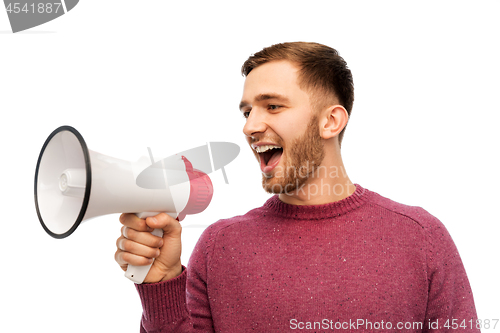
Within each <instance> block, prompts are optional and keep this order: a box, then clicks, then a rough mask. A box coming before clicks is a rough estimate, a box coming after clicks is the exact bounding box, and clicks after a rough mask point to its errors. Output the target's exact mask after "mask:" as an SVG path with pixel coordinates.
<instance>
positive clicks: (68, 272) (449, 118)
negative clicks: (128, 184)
mask: <svg viewBox="0 0 500 333" xmlns="http://www.w3.org/2000/svg"><path fill="white" fill-rule="evenodd" d="M170 3H173V2H167V1H158V0H151V1H123V0H122V1H118V0H108V1H96V0H82V1H81V2H80V3H79V4H78V5H77V6H76V7H75V8H74V9H73V10H72V11H70V12H69V13H68V14H66V15H64V16H62V17H60V18H58V19H56V20H54V21H52V22H49V23H46V24H44V25H41V26H39V27H35V28H33V29H31V30H28V31H26V32H22V33H17V34H12V33H11V32H10V25H9V21H8V18H7V14H6V13H5V11H3V10H2V11H0V32H1V33H0V66H1V70H0V110H1V115H2V122H1V131H0V135H1V140H0V144H1V152H2V160H1V162H2V163H1V164H0V165H1V176H2V183H1V187H0V191H1V198H2V200H1V202H0V205H1V207H0V208H1V211H2V212H3V222H2V223H1V225H2V231H1V236H0V255H1V258H2V260H1V261H0V262H1V264H2V266H1V268H0V272H1V275H0V276H1V277H0V279H1V281H0V288H1V296H0V299H1V304H2V310H0V311H1V312H0V316H1V319H0V330H1V331H2V332H53V333H56V332H64V333H67V332H138V330H139V320H140V316H141V311H142V310H141V305H140V300H139V297H138V296H137V294H136V291H135V288H134V286H133V284H132V283H131V282H130V281H129V280H127V279H126V278H125V277H123V272H122V271H121V270H120V268H119V267H118V265H117V264H115V262H114V258H113V257H114V252H115V240H116V238H118V236H119V232H120V224H119V222H118V215H108V216H103V217H100V218H97V219H94V220H91V221H89V222H88V223H84V224H83V225H81V226H80V228H79V229H78V230H76V232H75V233H74V234H73V235H71V236H70V237H69V238H66V239H63V240H56V239H53V238H51V237H50V236H48V235H47V234H46V233H45V231H44V230H43V229H42V227H41V226H40V223H39V221H38V218H37V216H36V211H35V205H34V199H33V178H34V171H35V166H36V161H37V158H38V154H39V152H40V149H41V147H42V145H43V142H44V141H45V139H46V138H47V136H48V135H49V134H50V133H51V132H52V130H54V129H55V128H57V127H59V126H61V125H71V126H74V127H75V128H76V129H77V130H79V131H80V133H81V134H82V135H83V137H84V138H85V140H86V142H87V145H88V146H89V147H90V149H92V150H95V151H98V152H100V153H104V154H107V155H111V156H115V157H119V158H124V159H130V160H133V159H136V158H137V157H139V156H140V155H141V154H144V155H146V154H147V147H151V148H152V150H153V153H154V155H155V157H158V158H160V157H166V156H169V155H171V154H174V153H177V152H180V151H183V150H185V149H189V148H192V147H196V146H199V145H203V144H205V143H206V142H208V141H230V142H234V143H237V144H238V145H239V146H240V147H241V148H242V151H241V153H240V155H239V157H238V158H237V159H236V160H235V161H234V162H233V163H231V164H229V165H228V166H227V167H226V172H227V175H228V178H229V185H226V184H224V181H223V178H222V174H221V172H220V171H218V172H216V173H212V174H211V175H210V176H211V178H212V182H213V184H214V190H215V194H214V198H213V201H212V204H211V205H210V207H209V208H208V209H207V210H206V211H205V212H204V213H202V214H199V215H197V216H193V217H191V218H189V219H186V220H185V222H183V224H184V225H185V226H186V228H184V232H183V241H184V243H183V246H184V252H183V258H182V259H183V262H184V263H187V260H188V258H189V255H190V252H191V251H192V248H193V246H194V244H195V242H196V240H197V238H198V237H199V235H200V233H201V232H202V230H203V227H196V226H195V225H208V224H210V223H213V222H215V221H217V220H218V219H220V218H224V217H231V216H234V215H239V214H243V213H245V212H246V211H248V210H250V209H252V208H254V207H257V206H260V205H261V204H262V203H263V202H264V201H265V200H266V199H267V198H268V197H269V195H268V194H266V193H265V192H264V191H263V190H262V189H261V187H260V172H259V168H258V165H257V163H256V162H255V161H254V159H253V157H252V154H251V152H250V151H249V149H248V148H247V147H246V145H245V141H244V138H243V134H242V132H241V130H242V127H243V124H244V120H243V118H242V116H241V114H240V113H239V112H238V108H237V106H238V103H239V101H240V98H241V92H242V85H243V81H244V78H243V77H242V76H241V75H240V72H239V71H240V67H241V64H242V63H243V61H244V60H245V59H246V58H247V57H248V56H249V55H250V54H251V53H255V52H257V51H259V50H260V49H262V48H263V47H265V46H269V45H271V44H274V43H278V42H283V41H301V40H304V41H316V42H320V43H323V44H327V45H329V46H332V47H334V48H336V49H338V50H339V52H340V54H341V55H342V56H343V57H344V58H345V60H346V61H347V63H348V64H349V67H350V68H351V70H352V72H353V76H354V82H355V92H356V99H355V103H354V109H353V113H352V117H351V120H350V122H349V125H348V128H347V131H346V135H345V138H344V143H343V146H342V152H343V157H344V162H345V165H346V168H347V171H348V174H349V177H350V178H351V180H352V181H353V182H355V183H359V184H361V185H362V186H364V187H366V188H368V189H370V190H373V191H376V192H378V193H380V194H381V195H384V196H387V197H389V198H391V199H393V200H395V201H399V202H402V203H405V204H410V205H417V206H421V207H424V208H425V209H426V210H428V211H429V212H430V213H431V214H433V215H435V216H437V217H438V218H439V219H440V220H441V221H442V222H443V223H444V224H445V225H446V227H447V228H448V230H449V232H450V234H451V235H452V237H453V239H454V241H455V243H456V245H457V247H458V249H459V252H460V255H461V257H462V260H463V262H464V265H465V268H466V270H467V273H468V277H469V280H470V283H471V286H472V289H473V293H474V297H475V302H476V307H477V311H478V316H479V318H481V319H494V318H500V306H499V303H498V299H499V297H500V288H499V286H498V278H499V271H500V270H499V260H498V255H499V252H500V251H499V250H500V246H499V240H500V227H499V223H500V218H499V215H498V206H499V205H498V201H499V199H500V198H499V194H498V187H499V185H500V177H499V175H498V170H499V167H500V162H499V158H498V151H499V149H498V144H499V134H498V126H499V124H500V122H499V121H500V116H499V113H500V107H499V101H498V97H499V91H500V79H499V78H500V65H499V61H498V59H500V50H499V46H498V45H499V32H500V20H498V17H499V11H500V3H499V2H498V1H474V2H473V1H468V2H465V1H414V2H409V1H404V2H403V1H351V2H349V5H346V4H344V2H340V1H267V2H265V1H251V2H250V1H246V2H244V3H243V2H237V1H233V2H230V1H226V2H217V1H189V2H180V1H178V2H176V4H175V5H172V4H170ZM189 226H191V227H189ZM484 331H488V330H484ZM495 331H500V324H499V325H498V326H497V328H496V330H495Z"/></svg>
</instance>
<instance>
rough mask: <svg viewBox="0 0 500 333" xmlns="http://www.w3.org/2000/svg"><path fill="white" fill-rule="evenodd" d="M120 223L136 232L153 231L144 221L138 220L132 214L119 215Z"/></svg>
mask: <svg viewBox="0 0 500 333" xmlns="http://www.w3.org/2000/svg"><path fill="white" fill-rule="evenodd" d="M120 223H121V224H123V225H124V226H126V227H128V228H132V229H134V230H137V231H150V232H151V231H153V229H152V228H151V227H149V226H148V225H147V224H146V220H144V219H140V218H138V217H137V215H135V214H132V213H125V214H122V215H120Z"/></svg>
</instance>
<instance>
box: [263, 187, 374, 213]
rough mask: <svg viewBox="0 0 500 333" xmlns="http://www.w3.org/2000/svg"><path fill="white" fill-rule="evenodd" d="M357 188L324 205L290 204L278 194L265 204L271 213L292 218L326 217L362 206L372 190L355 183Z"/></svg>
mask: <svg viewBox="0 0 500 333" xmlns="http://www.w3.org/2000/svg"><path fill="white" fill-rule="evenodd" d="M354 185H355V186H356V190H355V191H354V193H353V194H351V195H350V196H348V197H347V198H344V199H342V200H339V201H334V202H330V203H327V204H323V205H305V206H304V205H290V204H287V203H284V202H283V201H281V200H280V199H279V197H278V195H274V196H272V197H271V198H270V199H269V200H267V201H266V203H265V204H264V208H265V209H267V210H268V212H270V213H274V214H275V215H278V216H282V217H285V218H291V219H301V220H302V219H313V220H317V219H324V218H332V217H336V216H340V215H343V214H345V213H348V212H350V211H352V210H355V209H356V208H358V207H360V206H361V205H362V204H364V203H365V202H366V200H367V199H368V196H369V193H370V191H369V190H367V189H365V188H363V187H361V186H360V185H359V184H354Z"/></svg>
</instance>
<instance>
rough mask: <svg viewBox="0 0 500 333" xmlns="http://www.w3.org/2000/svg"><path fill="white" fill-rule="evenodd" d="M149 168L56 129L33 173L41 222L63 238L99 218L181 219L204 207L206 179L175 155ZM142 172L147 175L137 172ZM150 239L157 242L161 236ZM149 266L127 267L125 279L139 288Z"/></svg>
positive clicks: (209, 185) (209, 192)
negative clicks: (126, 215)
mask: <svg viewBox="0 0 500 333" xmlns="http://www.w3.org/2000/svg"><path fill="white" fill-rule="evenodd" d="M154 165H155V167H154V168H151V164H150V163H149V162H148V161H147V159H145V158H144V159H141V160H139V161H137V162H130V161H125V160H121V159H118V158H114V157H110V156H107V155H103V154H100V153H97V152H94V151H92V150H89V149H88V148H87V145H86V143H85V141H84V139H83V137H82V136H81V135H80V133H78V131H77V130H76V129H74V128H73V127H70V126H62V127H59V128H57V129H56V130H55V131H53V132H52V133H51V134H50V135H49V137H48V138H47V140H46V141H45V143H44V145H43V147H42V150H41V152H40V156H39V158H38V162H37V167H36V172H35V205H36V210H37V214H38V218H39V220H40V223H41V224H42V226H43V228H44V229H45V231H46V232H47V233H48V234H49V235H51V236H52V237H55V238H65V237H67V236H69V235H71V234H72V233H73V232H74V231H75V230H76V228H77V227H78V226H79V225H80V223H81V222H84V221H88V220H90V219H92V218H95V217H98V216H101V215H107V214H114V213H136V214H137V216H139V217H140V218H145V217H147V216H153V215H156V214H158V213H160V212H165V213H167V214H169V215H170V216H172V217H174V218H178V219H179V220H182V219H183V218H184V217H185V216H186V214H196V213H199V212H201V211H203V210H204V209H205V208H206V207H208V205H209V203H210V201H211V199H212V194H213V187H212V183H211V181H210V178H209V177H208V175H206V174H205V173H203V172H201V171H198V170H196V169H193V167H192V165H191V163H190V162H189V160H187V159H186V158H185V157H183V156H179V158H177V159H176V160H172V161H169V163H168V165H165V164H157V163H155V164H154ZM146 168H147V169H148V170H149V172H147V173H144V172H142V173H141V171H142V170H144V169H146ZM138 174H141V175H142V177H139V178H138V177H137V176H136V175H138ZM169 184H170V185H169ZM153 234H155V235H156V236H159V237H161V236H162V235H163V231H162V230H161V229H156V230H154V231H153ZM150 267H151V265H149V266H132V265H129V267H128V269H127V272H126V273H125V276H127V277H128V278H129V279H131V280H132V281H134V282H136V283H142V282H143V281H144V278H145V277H146V275H147V273H148V272H149V269H150Z"/></svg>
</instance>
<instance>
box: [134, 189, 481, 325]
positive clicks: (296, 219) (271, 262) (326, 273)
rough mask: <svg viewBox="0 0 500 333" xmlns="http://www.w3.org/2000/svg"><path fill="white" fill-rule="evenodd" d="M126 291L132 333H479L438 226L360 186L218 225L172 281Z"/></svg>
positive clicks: (467, 291)
mask: <svg viewBox="0 0 500 333" xmlns="http://www.w3.org/2000/svg"><path fill="white" fill-rule="evenodd" d="M136 286H137V290H138V292H139V295H140V298H141V301H142V305H143V310H144V312H143V316H142V321H141V332H149V333H151V332H228V333H234V332H288V331H297V330H298V331H307V332H333V331H342V332H402V331H404V332H447V331H450V332H456V331H461V332H479V330H478V329H476V325H475V323H476V310H475V307H474V301H473V297H472V292H471V288H470V285H469V281H468V279H467V275H466V273H465V270H464V267H463V264H462V261H461V259H460V256H459V254H458V251H457V249H456V247H455V245H454V243H453V241H452V239H451V237H450V235H449V234H448V232H447V230H446V229H445V227H444V226H443V224H442V223H441V222H440V221H439V220H438V219H436V218H435V217H433V216H432V215H430V214H429V213H428V212H426V211H425V210H423V209H422V208H420V207H412V206H406V205H402V204H399V203H396V202H394V201H391V200H389V199H387V198H384V197H382V196H380V195H378V194H377V193H375V192H372V191H369V190H367V189H364V188H362V187H361V186H360V185H356V191H355V193H353V194H352V195H351V196H349V197H347V198H345V199H343V200H341V201H337V202H333V203H329V204H325V205H318V206H295V205H288V204H285V203H283V202H281V201H280V200H279V198H278V196H274V197H272V198H271V199H269V200H268V201H267V202H266V203H265V204H264V206H262V207H260V208H257V209H254V210H252V211H250V212H248V213H247V214H245V215H243V216H236V217H233V218H231V219H227V220H220V221H218V222H216V223H214V224H212V225H211V226H209V227H208V228H207V229H206V230H205V231H204V233H203V235H202V236H201V237H200V239H199V241H198V243H197V245H196V247H195V249H194V251H193V253H192V255H191V258H190V260H189V264H188V268H187V269H184V271H183V273H182V274H181V275H180V276H178V277H177V278H175V279H172V280H170V281H166V282H162V283H156V284H143V285H136ZM437 327H438V329H437ZM453 328H455V329H453Z"/></svg>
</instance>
